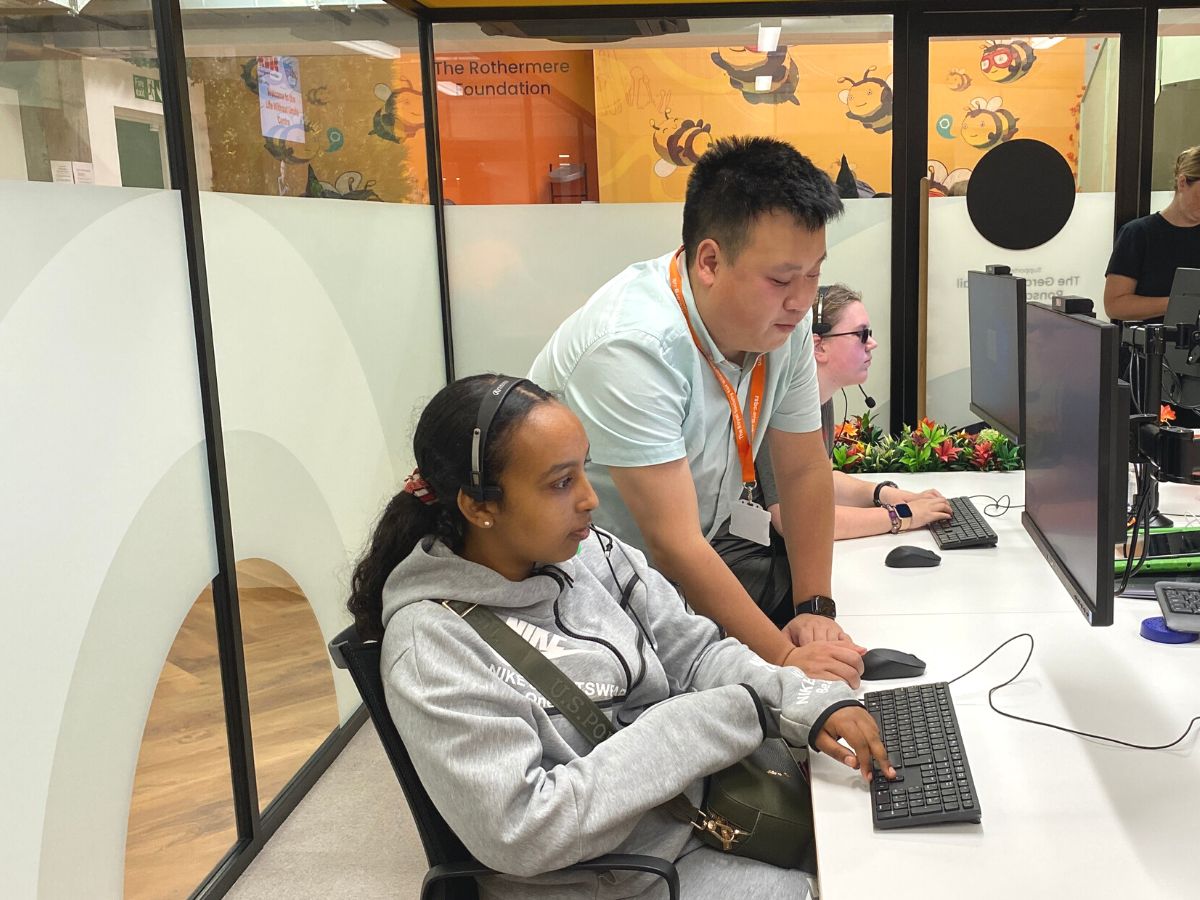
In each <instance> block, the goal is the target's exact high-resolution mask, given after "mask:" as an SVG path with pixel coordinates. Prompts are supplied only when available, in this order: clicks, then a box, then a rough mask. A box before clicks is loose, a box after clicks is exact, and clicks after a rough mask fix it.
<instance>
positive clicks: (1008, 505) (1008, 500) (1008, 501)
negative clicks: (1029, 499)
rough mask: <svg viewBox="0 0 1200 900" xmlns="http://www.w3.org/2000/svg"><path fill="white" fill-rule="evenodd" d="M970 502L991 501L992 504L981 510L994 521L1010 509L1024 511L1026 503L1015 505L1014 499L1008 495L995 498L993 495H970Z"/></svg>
mask: <svg viewBox="0 0 1200 900" xmlns="http://www.w3.org/2000/svg"><path fill="white" fill-rule="evenodd" d="M967 499H968V500H976V499H979V500H990V501H992V502H991V503H987V504H984V507H983V509H981V510H980V512H982V513H983V514H984V515H985V516H988V517H990V518H993V519H998V518H1000V516H1002V515H1004V514H1005V513H1006V512H1008V511H1009V510H1010V509H1024V508H1025V504H1024V503H1013V502H1012V497H1010V496H1009V495H1008V494H1001V495H1000V496H999V497H993V496H992V495H991V494H968V495H967ZM988 510H999V512H988Z"/></svg>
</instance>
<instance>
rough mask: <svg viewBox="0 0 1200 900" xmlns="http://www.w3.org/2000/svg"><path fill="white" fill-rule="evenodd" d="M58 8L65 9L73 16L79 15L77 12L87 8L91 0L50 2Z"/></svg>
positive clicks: (53, 0)
mask: <svg viewBox="0 0 1200 900" xmlns="http://www.w3.org/2000/svg"><path fill="white" fill-rule="evenodd" d="M50 2H51V3H54V4H56V5H58V6H62V7H65V8H66V9H67V10H68V11H69V12H70V13H71V15H73V16H77V15H79V11H80V10H81V9H83V8H84V7H85V6H87V5H88V4H89V3H90V2H91V0H50Z"/></svg>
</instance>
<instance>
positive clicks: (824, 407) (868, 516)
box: [755, 284, 950, 540]
mask: <svg viewBox="0 0 1200 900" xmlns="http://www.w3.org/2000/svg"><path fill="white" fill-rule="evenodd" d="M818 303H819V312H818V313H814V316H815V317H816V318H814V321H816V320H817V318H819V320H820V321H821V322H822V323H823V324H825V325H828V326H829V331H828V332H827V333H825V334H824V335H817V334H814V335H813V356H814V358H815V359H816V362H817V383H818V387H819V391H820V396H821V426H822V429H823V430H824V432H825V449H826V450H827V451H829V452H830V453H832V452H833V395H834V394H835V393H837V392H838V391H840V390H842V389H843V388H848V387H855V386H857V385H860V384H862V383H863V382H864V381H866V380H867V369H868V368H870V366H871V351H872V350H874V349H875V348H876V347H878V346H879V344H878V343H877V342H876V341H875V338H873V337H871V318H870V316H869V315H867V307H866V306H865V305H864V304H863V300H862V295H861V294H859V293H858V292H857V291H853V290H851V289H850V288H848V287H846V286H845V285H844V284H835V285H831V286H829V287H826V288H822V289H821V296H820V298H819V299H818ZM755 467H756V468H757V470H758V480H759V484H760V485H761V486H762V491H763V498H764V500H765V502H766V505H767V509H768V510H769V511H770V513H771V521H772V522H773V523H774V524H775V526H776V528H777V529H778V528H779V498H778V494H776V492H775V478H774V475H773V474H772V471H771V459H770V455H769V454H768V452H767V448H766V445H765V444H764V445H763V447H762V449H761V450H759V454H758V459H757V460H756V462H755ZM833 502H834V504H835V506H834V510H833V537H834V540H842V539H843V538H854V537H864V536H866V535H869V534H887V533H888V532H889V531H890V532H892V533H893V534H900V533H902V532H905V531H911V530H912V529H914V528H923V527H924V526H926V525H928V524H929V523H930V522H936V521H939V520H941V519H948V518H950V503H949V501H947V500H946V498H945V497H943V496H942V495H941V494H940V493H939V492H938V491H936V490H932V489H930V490H927V491H921V492H920V493H914V492H912V491H905V490H901V489H900V488H899V487H897V486H896V484H895V482H892V481H884V482H880V483H879V484H876V483H874V482H870V481H864V480H863V479H861V478H855V477H854V476H852V475H848V474H847V473H845V472H839V471H835V472H834V473H833ZM901 503H906V504H908V508H909V510H910V511H911V512H912V516H911V517H904V516H901V515H900V514H898V513H897V512H896V506H897V505H898V504H901Z"/></svg>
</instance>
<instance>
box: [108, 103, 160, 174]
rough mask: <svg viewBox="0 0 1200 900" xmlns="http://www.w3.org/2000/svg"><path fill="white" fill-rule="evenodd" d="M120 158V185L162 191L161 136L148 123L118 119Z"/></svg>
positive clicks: (118, 149)
mask: <svg viewBox="0 0 1200 900" xmlns="http://www.w3.org/2000/svg"><path fill="white" fill-rule="evenodd" d="M117 155H118V156H119V157H120V159H121V184H122V185H124V186H125V187H145V188H161V187H165V184H164V181H163V165H162V151H161V150H160V145H159V141H158V132H157V131H155V130H154V128H153V126H151V125H148V124H146V123H145V122H132V121H130V120H128V119H117Z"/></svg>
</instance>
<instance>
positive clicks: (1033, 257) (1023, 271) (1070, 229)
mask: <svg viewBox="0 0 1200 900" xmlns="http://www.w3.org/2000/svg"><path fill="white" fill-rule="evenodd" d="M1112 223H1113V194H1111V193H1091V194H1078V195H1076V197H1075V209H1074V211H1073V212H1072V213H1071V218H1070V220H1068V222H1067V224H1066V227H1064V228H1063V230H1062V231H1061V232H1060V233H1059V234H1058V236H1057V237H1055V238H1054V239H1053V240H1051V241H1050V242H1049V243H1046V244H1043V245H1042V246H1041V247H1036V248H1034V249H1032V250H1022V251H1014V250H1003V249H1001V248H999V247H997V246H995V245H994V244H991V243H989V242H988V241H986V240H984V239H983V238H982V237H981V236H980V235H979V233H978V232H977V231H976V230H975V228H974V226H973V225H972V224H971V220H970V217H969V216H968V215H967V200H966V198H965V197H934V198H931V199H930V201H929V247H930V253H929V344H928V353H927V356H926V372H927V376H926V377H927V394H926V414H927V415H928V416H930V417H931V418H934V419H936V420H937V421H939V422H945V423H947V424H948V425H950V426H958V425H965V424H968V423H970V422H975V421H977V419H978V417H977V416H975V414H974V413H972V412H970V410H969V409H968V408H967V404H968V402H969V399H970V378H969V374H970V372H969V366H970V351H969V345H968V341H967V272H968V271H970V270H972V269H975V270H982V269H983V268H984V266H986V265H989V264H1001V265H1007V266H1011V267H1012V270H1013V274H1014V275H1020V276H1023V277H1024V278H1025V279H1026V295H1025V296H1026V299H1027V300H1040V301H1041V302H1043V303H1048V302H1049V301H1050V298H1051V297H1052V296H1053V295H1054V294H1056V293H1060V294H1073V295H1075V296H1080V297H1088V298H1090V299H1091V300H1092V301H1093V303H1094V304H1095V307H1096V313H1097V315H1098V316H1099V317H1101V318H1103V317H1104V304H1103V297H1104V270H1105V268H1106V267H1107V265H1108V257H1109V255H1110V254H1111V252H1112V241H1113V227H1112Z"/></svg>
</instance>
